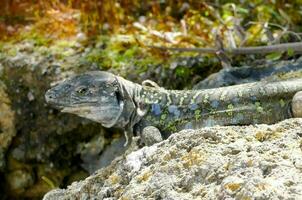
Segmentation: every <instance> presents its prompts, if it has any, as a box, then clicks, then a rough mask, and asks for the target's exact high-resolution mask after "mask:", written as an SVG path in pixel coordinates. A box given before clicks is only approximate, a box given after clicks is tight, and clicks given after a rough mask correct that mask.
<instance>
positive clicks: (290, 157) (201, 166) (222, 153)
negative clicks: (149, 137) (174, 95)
mask: <svg viewBox="0 0 302 200" xmlns="http://www.w3.org/2000/svg"><path fill="white" fill-rule="evenodd" d="M301 128H302V119H288V120H285V121H282V122H280V123H278V124H275V125H250V126H229V127H219V126H217V127H211V128H203V129H200V130H184V131H181V132H179V133H175V134H173V135H172V136H171V137H169V138H168V139H167V140H165V141H163V142H161V143H158V144H155V145H153V146H150V147H144V148H142V149H139V150H136V151H133V152H132V153H129V154H127V155H124V157H120V158H118V159H116V160H114V161H113V162H112V164H111V165H110V166H108V167H106V168H103V169H101V170H99V171H97V172H96V173H95V174H93V175H91V176H90V177H88V178H86V179H85V180H83V181H79V182H74V183H73V184H72V185H70V186H68V188H67V189H56V190H53V191H51V192H49V193H47V194H46V195H45V196H44V200H63V199H64V200H67V199H217V198H218V199H299V198H300V197H301V196H302V171H301V166H302V165H301V163H302V152H301Z"/></svg>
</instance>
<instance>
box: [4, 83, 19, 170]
mask: <svg viewBox="0 0 302 200" xmlns="http://www.w3.org/2000/svg"><path fill="white" fill-rule="evenodd" d="M15 135H16V130H15V112H14V111H13V110H12V108H11V101H10V99H9V98H8V95H7V93H6V87H5V85H4V84H3V82H1V81H0V171H3V170H4V167H5V163H6V161H5V154H6V151H7V149H8V147H9V146H10V144H11V142H12V140H13V138H14V137H15Z"/></svg>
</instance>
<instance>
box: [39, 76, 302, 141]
mask: <svg viewBox="0 0 302 200" xmlns="http://www.w3.org/2000/svg"><path fill="white" fill-rule="evenodd" d="M299 91H302V79H293V80H287V81H280V82H255V83H247V84H241V85H235V86H228V87H221V88H215V89H205V90H167V89H164V88H161V87H159V86H157V85H156V84H154V83H153V82H143V84H142V85H140V84H136V83H133V82H131V81H128V80H126V79H124V78H122V77H120V76H116V75H114V74H111V73H109V72H104V71H92V72H87V73H84V74H81V75H77V76H75V77H72V78H70V79H68V80H66V81H64V82H62V83H59V84H58V85H56V86H54V87H53V88H51V89H50V90H48V91H47V92H46V94H45V98H46V101H47V103H48V104H50V105H51V106H54V107H56V108H58V109H60V110H61V111H62V112H67V113H73V114H76V115H79V116H81V117H85V118H88V119H91V120H93V121H96V122H99V123H101V124H102V125H103V126H104V127H118V128H122V129H124V130H125V135H126V138H127V139H128V140H130V139H132V136H133V134H135V135H140V134H142V133H143V132H144V131H145V130H147V129H148V130H149V131H150V130H152V133H154V134H158V133H156V131H155V130H159V131H160V132H161V133H162V134H163V135H164V136H165V137H167V136H168V135H169V134H171V133H173V132H176V131H179V130H182V129H193V128H194V129H195V128H201V127H207V126H214V125H247V124H259V123H265V124H272V123H275V122H278V121H281V120H283V119H286V118H291V117H302V106H301V105H302V93H301V92H299ZM150 126H151V129H150ZM155 127H156V128H155ZM147 132H148V131H147ZM128 140H127V141H128Z"/></svg>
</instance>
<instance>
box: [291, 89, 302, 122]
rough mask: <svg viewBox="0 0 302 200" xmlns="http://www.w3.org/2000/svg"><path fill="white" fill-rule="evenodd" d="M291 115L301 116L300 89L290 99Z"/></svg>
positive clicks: (301, 99) (301, 96) (301, 93)
mask: <svg viewBox="0 0 302 200" xmlns="http://www.w3.org/2000/svg"><path fill="white" fill-rule="evenodd" d="M292 113H293V117H302V91H300V92H297V93H296V94H295V95H294V97H293V100H292Z"/></svg>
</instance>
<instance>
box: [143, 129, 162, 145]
mask: <svg viewBox="0 0 302 200" xmlns="http://www.w3.org/2000/svg"><path fill="white" fill-rule="evenodd" d="M141 141H142V142H141V143H142V144H144V145H146V146H151V145H153V144H155V143H158V142H161V141H163V138H162V135H161V133H160V131H159V130H158V128H156V127H155V126H146V127H145V128H144V129H143V131H142V133H141Z"/></svg>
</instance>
